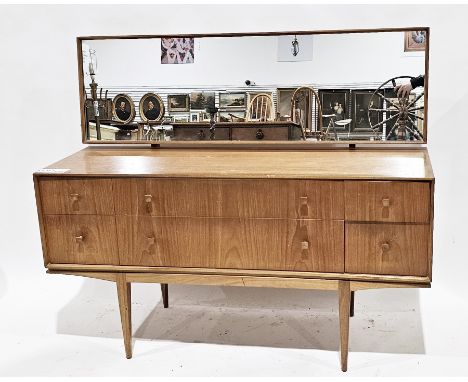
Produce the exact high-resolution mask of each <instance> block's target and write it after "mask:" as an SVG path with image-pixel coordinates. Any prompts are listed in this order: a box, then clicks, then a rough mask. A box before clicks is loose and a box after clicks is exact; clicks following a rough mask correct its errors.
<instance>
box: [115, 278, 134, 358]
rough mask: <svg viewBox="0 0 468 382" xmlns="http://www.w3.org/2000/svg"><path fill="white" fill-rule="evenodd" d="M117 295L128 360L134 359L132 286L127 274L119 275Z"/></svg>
mask: <svg viewBox="0 0 468 382" xmlns="http://www.w3.org/2000/svg"><path fill="white" fill-rule="evenodd" d="M116 283H117V295H118V297H119V308H120V320H121V321H122V332H123V337H124V344H125V354H126V356H127V358H132V295H131V284H130V283H129V282H127V280H126V276H125V273H118V274H117V280H116Z"/></svg>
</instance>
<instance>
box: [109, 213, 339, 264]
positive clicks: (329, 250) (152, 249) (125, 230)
mask: <svg viewBox="0 0 468 382" xmlns="http://www.w3.org/2000/svg"><path fill="white" fill-rule="evenodd" d="M117 227H118V228H117V229H118V238H119V248H120V263H121V264H122V265H147V266H173V267H200V268H234V269H265V270H291V271H292V270H295V271H319V272H343V270H344V223H343V222H342V221H320V220H288V219H229V218H168V217H132V216H119V217H117Z"/></svg>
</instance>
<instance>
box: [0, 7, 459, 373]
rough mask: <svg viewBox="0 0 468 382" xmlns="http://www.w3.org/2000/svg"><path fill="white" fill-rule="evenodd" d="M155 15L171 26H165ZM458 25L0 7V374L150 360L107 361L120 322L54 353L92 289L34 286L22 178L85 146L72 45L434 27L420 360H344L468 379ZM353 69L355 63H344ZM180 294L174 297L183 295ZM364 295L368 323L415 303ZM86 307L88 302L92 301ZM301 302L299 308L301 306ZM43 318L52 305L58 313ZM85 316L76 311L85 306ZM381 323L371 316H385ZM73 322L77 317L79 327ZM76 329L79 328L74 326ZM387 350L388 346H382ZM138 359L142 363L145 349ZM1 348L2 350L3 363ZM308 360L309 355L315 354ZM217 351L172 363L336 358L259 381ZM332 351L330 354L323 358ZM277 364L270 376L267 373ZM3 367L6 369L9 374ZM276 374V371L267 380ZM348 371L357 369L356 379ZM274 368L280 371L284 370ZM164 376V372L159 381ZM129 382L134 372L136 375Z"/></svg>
mask: <svg viewBox="0 0 468 382" xmlns="http://www.w3.org/2000/svg"><path fill="white" fill-rule="evenodd" d="M158 15H160V16H161V17H160V16H158ZM162 15H176V16H175V17H162ZM467 17H468V8H467V7H465V6H421V5H419V6H396V5H395V6H370V5H363V6H351V5H350V6H348V5H334V6H305V5H304V6H279V5H278V6H274V5H269V6H214V5H210V6H180V5H177V6H118V5H114V6H17V7H15V6H2V7H1V8H0V48H1V55H0V75H1V82H0V83H1V85H2V86H1V91H0V111H1V116H2V117H1V131H2V140H1V142H2V143H1V150H0V159H1V163H2V165H3V169H2V181H1V187H0V211H1V215H0V232H1V240H0V256H1V262H0V307H1V306H2V305H3V307H5V309H3V308H2V309H1V310H2V314H1V316H0V322H1V324H0V337H1V338H0V343H4V344H5V343H6V344H9V345H10V346H8V348H9V354H8V357H9V358H8V357H7V358H5V357H2V359H1V360H0V374H2V375H3V374H7V375H12V374H28V373H35V372H37V373H42V374H43V375H51V374H54V373H56V374H60V373H59V371H57V369H54V367H58V366H57V365H58V364H56V363H55V364H54V365H55V366H53V365H52V364H51V363H50V362H55V361H54V360H55V359H58V358H60V355H61V353H62V352H64V351H65V352H68V353H67V354H69V355H71V357H70V359H71V360H75V359H76V357H75V358H74V357H72V355H73V354H74V353H73V351H72V350H70V349H67V350H63V349H65V344H70V343H71V344H72V345H73V346H71V348H73V349H81V353H80V354H82V355H83V358H82V360H83V359H84V360H86V361H84V362H85V363H86V362H89V364H88V363H86V365H87V368H84V369H83V367H84V366H83V364H82V365H81V366H80V367H78V366H77V365H76V363H74V362H73V361H70V362H69V363H68V364H67V367H68V369H67V370H68V371H67V372H69V373H71V374H74V375H76V374H81V375H83V374H86V373H88V374H93V373H97V374H99V373H101V374H105V373H106V371H105V370H107V372H109V373H110V371H109V370H111V369H109V368H107V369H105V370H104V368H101V369H99V367H98V366H96V365H94V364H93V365H94V366H90V365H91V364H92V362H93V361H96V362H97V361H99V360H100V358H99V357H101V356H102V354H103V353H105V349H111V351H110V352H111V353H112V352H114V353H115V354H114V353H112V357H114V358H112V357H110V359H111V360H107V361H108V362H116V363H115V364H113V368H112V370H113V372H119V373H121V374H123V375H125V373H131V371H130V370H131V369H129V368H130V367H131V366H130V365H138V362H140V361H141V359H143V360H145V358H144V357H143V358H140V361H138V358H137V359H134V360H132V361H131V362H133V363H132V364H129V363H122V364H120V363H117V361H115V360H116V359H119V360H120V358H123V356H122V352H121V351H122V349H121V346H122V344H121V343H120V340H118V336H119V335H118V316H116V317H117V318H116V320H117V321H115V322H114V321H112V322H113V325H117V326H116V327H117V329H116V330H117V334H116V335H115V337H116V338H117V339H116V340H115V341H113V342H112V343H110V344H109V343H107V342H106V343H105V344H104V345H103V344H102V343H99V344H98V342H97V339H94V338H93V336H95V335H94V334H93V333H91V334H90V337H85V338H82V339H81V340H74V339H73V337H72V336H65V337H66V339H65V340H64V342H63V343H62V342H60V341H59V338H61V336H58V335H56V334H55V333H56V330H57V326H58V324H56V322H55V320H58V318H54V314H55V313H54V314H50V313H53V312H55V311H54V310H53V309H57V310H59V309H60V308H61V307H62V306H64V305H67V304H68V303H69V302H70V298H71V296H72V295H74V294H76V293H78V292H79V291H80V290H81V289H80V288H83V286H88V287H89V286H90V285H94V284H85V283H86V281H83V280H82V279H79V278H76V279H73V280H70V278H61V277H60V276H47V277H46V276H45V275H44V274H43V268H42V257H41V248H40V241H39V230H38V224H37V216H36V209H35V202H34V192H33V183H32V175H31V174H32V172H33V171H34V170H35V169H38V168H40V167H42V166H45V165H48V164H50V163H52V162H54V161H56V160H58V159H60V158H62V157H63V156H65V155H67V154H70V153H72V152H74V151H76V150H79V149H81V148H82V147H83V146H82V144H81V143H80V141H81V133H80V118H79V99H78V79H77V64H76V62H77V57H76V44H75V37H76V36H79V35H108V34H116V35H119V34H177V33H205V32H206V33H209V32H244V31H282V30H308V29H339V28H373V27H375V28H380V27H407V26H414V25H416V26H430V27H431V38H430V43H431V49H430V80H429V105H428V107H429V130H428V131H429V134H428V139H429V145H428V147H429V151H430V155H431V159H432V163H433V167H434V172H435V175H436V178H437V181H436V196H435V214H436V215H435V232H434V233H435V236H434V239H435V240H434V273H433V279H434V281H433V288H432V289H430V290H422V291H420V292H416V293H418V294H417V295H416V296H418V297H417V301H418V304H419V305H420V307H419V308H417V309H420V312H421V319H420V322H422V323H423V324H421V325H420V326H421V332H422V334H421V335H422V336H423V343H424V346H423V349H424V351H420V352H417V353H418V355H416V356H415V355H413V356H412V357H411V356H410V357H403V356H401V357H400V358H395V357H393V358H392V357H390V356H389V355H388V354H386V355H383V356H379V355H376V354H373V355H369V354H366V355H365V356H362V357H361V356H360V355H359V354H357V353H351V356H350V366H349V369H350V370H351V371H352V370H353V365H354V366H355V369H354V370H355V373H356V374H355V375H363V374H365V375H376V374H380V375H400V374H405V373H406V374H412V375H437V374H444V373H453V374H460V373H467V371H466V370H463V366H464V365H466V361H467V358H468V350H467V347H466V346H465V345H464V342H466V341H467V339H468V334H467V332H466V322H467V321H468V313H467V308H466V306H468V304H467V303H468V297H467V296H468V293H467V292H466V282H465V277H466V269H467V267H468V256H467V251H466V243H465V242H464V238H466V236H467V230H468V225H467V221H466V218H467V216H468V207H467V201H466V193H467V187H468V181H467V180H468V179H467V178H468V171H467V163H468V150H467V149H466V145H467V143H468V127H467V123H466V120H467V112H466V104H467V96H468V86H467V85H468V79H467V76H466V68H467V67H468V50H467V49H466V43H465V41H464V37H463V36H465V35H466V19H467ZM349 59H350V60H352V59H353V57H349ZM382 59H385V57H382ZM99 286H101V284H99ZM103 288H108V287H103ZM97 290H98V288H96V290H94V289H93V293H98V292H96V291H97ZM103 290H108V289H103ZM187 290H188V289H179V291H181V292H180V293H183V291H187ZM192 290H193V289H192ZM152 291H155V292H154V293H155V296H157V294H156V291H157V290H156V289H152ZM203 291H205V292H206V293H208V297H206V296H205V297H206V298H209V293H213V294H216V293H219V291H220V289H217V288H213V289H203ZM210 291H212V292H210ZM205 292H204V293H205ZM109 293H110V295H111V296H110V297H109V299H111V297H112V299H114V298H115V296H114V295H113V294H112V293H114V292H112V293H111V292H109ZM262 293H263V292H262ZM264 293H267V292H264ZM278 293H279V292H277V291H274V290H271V292H270V295H262V296H263V297H262V298H261V301H257V302H256V304H262V303H264V301H267V300H268V298H270V299H272V298H273V297H275V296H276V295H278ZM368 293H369V294H368V296H373V297H374V298H373V299H372V298H369V299H368V300H366V299H365V297H364V293H363V297H362V298H363V299H364V300H361V301H362V302H359V299H358V302H357V303H358V306H357V308H358V309H359V307H360V306H361V307H364V305H365V304H368V305H367V309H370V308H369V307H371V308H372V307H373V306H374V305H372V304H375V303H376V297H377V300H378V301H379V302H378V303H380V304H382V309H383V310H385V309H386V308H384V306H385V304H390V305H392V304H393V305H392V306H393V307H395V306H397V302H398V301H399V299H401V301H403V299H404V298H405V296H406V297H408V296H413V295H412V294H411V295H410V294H408V293H414V292H413V291H411V292H404V291H401V292H400V294H398V293H394V292H391V291H382V292H368ZM405 293H407V294H405ZM90 296H91V297H90V298H91V299H92V298H93V296H94V295H93V294H91V295H90ZM292 296H297V295H290V298H292ZM101 297H102V296H101ZM153 298H154V297H153ZM286 300H287V299H286ZM305 301H308V300H307V299H305V298H304V302H305ZM392 301H393V302H392ZM301 302H302V300H301V301H298V304H299V305H300V304H301ZM307 303H308V304H309V303H310V301H308V302H307ZM48 304H49V305H50V304H52V305H53V307H50V306H49V305H48ZM54 304H55V305H54ZM359 304H362V305H359ZM409 305H410V306H409V308H408V309H410V310H411V309H413V310H414V307H413V308H412V307H411V304H409ZM80 306H82V307H83V309H84V308H85V306H86V305H80ZM312 306H313V304H312ZM374 307H375V306H374ZM77 309H81V308H77ZM114 309H115V307H114ZM278 309H279V308H278ZM376 309H377V311H378V310H379V309H380V306H379V307H376ZM98 310H99V309H98ZM47 312H48V313H47ZM79 313H80V311H79V310H78V312H77V315H79ZM111 313H112V317H114V315H117V311H112V312H111ZM85 316H86V315H83V316H82V317H83V320H85V318H84V317H85ZM136 316H138V314H136ZM39 317H43V321H37V320H39ZM80 317H81V316H80ZM385 317H386V314H382V315H381V317H378V318H375V317H374V318H375V320H376V321H377V320H383V321H384V322H385V320H386V318H385ZM112 319H113V318H112ZM40 322H41V323H40ZM356 322H357V321H356ZM400 323H401V322H400ZM76 325H79V323H76ZM363 325H364V324H363ZM111 326H112V325H111ZM401 326H402V327H400V328H398V330H395V333H398V332H400V333H401V332H402V331H403V333H405V332H404V328H403V325H401ZM384 329H385V328H383V329H382V332H384V331H385V330H384ZM59 332H60V331H59ZM67 333H69V332H67V331H66V330H65V334H67ZM296 335H297V333H296ZM353 335H354V336H355V337H353ZM38 336H39V340H38V341H36V342H34V341H32V340H31V338H36V339H37V338H38ZM41 336H42V337H41ZM358 336H361V333H360V330H359V327H356V331H355V332H354V334H353V332H352V339H351V348H352V350H353V346H355V348H357V347H358V346H357V345H356V344H354V345H353V341H357V339H356V337H358ZM363 337H365V336H363ZM353 338H355V339H354V340H353ZM418 338H419V337H418ZM387 340H388V339H385V338H384V339H383V340H382V341H383V342H385V341H387ZM40 341H42V342H41V343H42V345H41V346H39V345H38V343H39V342H40ZM387 342H388V341H387ZM399 342H400V345H401V346H402V347H403V348H404V346H405V345H404V343H405V338H401V339H400V340H399ZM59 343H60V346H59V345H58V344H59ZM377 343H378V342H372V341H370V342H369V344H370V345H369V347H370V349H369V348H368V349H367V350H366V349H365V347H364V349H362V348H361V349H360V351H367V352H370V351H376V352H378V351H379V350H375V349H372V348H373V347H377V348H378V346H379V345H377ZM93 344H96V345H95V346H94V347H97V348H98V350H100V351H99V352H96V353H95V354H94V353H89V352H91V350H90V349H89V347H90V346H91V347H93ZM46 345H47V346H46ZM139 346H140V348H139V349H140V351H141V349H142V347H144V345H139ZM148 346H149V347H150V348H151V347H153V348H154V347H157V346H159V345H157V342H151V343H150V345H148ZM195 346H198V347H195ZM317 346H318V347H317ZM317 346H315V348H316V349H320V346H319V345H317ZM6 347H7V346H6V345H4V346H3V348H4V349H5V348H6ZM292 347H294V346H292ZM311 347H312V348H314V346H313V345H311ZM84 349H86V350H84ZM103 349H104V350H103ZM222 349H225V348H221V350H220V348H219V347H215V348H214V349H212V348H211V347H208V345H207V346H205V347H204V346H203V345H198V344H193V346H192V347H191V351H187V353H184V352H183V351H182V350H180V351H179V353H177V354H178V357H179V358H180V359H181V361H180V362H181V363H183V362H185V361H186V362H189V361H188V360H189V359H192V358H190V357H193V355H194V354H195V353H196V354H197V355H198V356H199V357H202V356H203V357H205V356H206V354H208V353H210V352H212V353H211V355H212V356H215V357H216V356H219V357H220V358H219V360H220V361H219V362H222V360H223V359H224V358H223V357H224V356H225V355H226V354H228V353H226V352H230V353H229V357H227V359H226V360H225V363H224V365H226V368H225V369H223V368H222V367H220V368H217V369H216V370H214V369H209V367H208V366H207V365H208V364H207V363H206V362H207V361H206V360H207V359H209V358H199V361H197V362H195V364H194V363H192V364H190V363H188V364H190V365H191V366H187V365H188V364H187V363H185V364H184V365H186V367H185V369H180V370H181V371H180V372H178V373H179V374H180V373H183V372H186V373H187V374H188V375H190V374H191V373H192V374H200V375H207V374H210V373H211V374H216V373H217V374H219V375H242V374H247V375H248V374H249V372H250V373H255V372H258V373H260V371H259V370H263V371H264V372H265V373H266V374H268V373H269V372H268V370H270V373H274V374H275V375H297V374H298V373H299V374H301V372H302V371H304V372H305V373H307V374H308V375H313V374H314V373H315V374H316V373H319V374H320V373H321V374H333V373H335V372H338V358H337V357H336V356H335V353H334V352H331V355H330V356H328V355H324V354H328V353H330V352H328V353H327V352H325V353H324V352H320V351H318V352H316V353H313V354H314V356H313V357H312V358H311V357H310V354H311V353H307V354H309V355H307V354H306V355H303V354H302V353H300V354H299V353H297V355H298V357H299V358H294V357H293V356H291V357H293V358H294V360H295V361H294V362H293V361H291V357H289V358H286V359H287V360H289V361H290V362H289V361H285V363H281V360H285V358H284V354H285V352H286V350H284V349H281V350H282V351H283V352H282V353H281V352H280V351H279V350H278V351H277V352H274V351H273V350H271V351H266V350H263V352H262V351H257V353H254V354H253V355H254V357H255V360H256V361H255V362H256V365H257V366H259V368H260V369H259V370H257V368H255V367H254V366H252V367H251V368H249V367H248V366H247V365H248V362H247V361H246V360H245V358H243V357H244V356H245V354H247V353H248V352H253V351H254V350H252V349H251V350H248V349H242V348H239V347H237V348H236V347H234V350H232V351H231V350H229V351H228V350H222ZM226 349H227V348H226ZM163 350H164V349H162V353H164V351H163ZM332 350H336V349H333V347H332ZM148 351H149V358H146V361H147V363H146V366H147V367H146V369H145V367H144V365H142V364H139V365H140V367H141V369H140V374H141V373H143V371H144V370H147V371H148V374H149V375H153V374H157V373H158V371H157V370H154V368H152V366H153V365H154V363H153V361H155V359H156V358H157V357H162V356H163V355H164V354H163V355H161V353H157V354H155V353H152V354H151V351H150V350H148ZM34 352H36V353H34ZM204 352H205V353H204ZM384 352H385V351H384ZM403 352H405V351H403ZM91 354H93V355H91ZM249 354H250V353H249ZM287 354H289V355H291V354H292V353H287ZM294 354H296V353H294ZM424 354H425V355H424ZM46 355H47V358H45V356H46ZM57 357H58V358H57ZM184 357H186V358H184ZM323 357H325V358H323ZM327 357H330V359H328V358H327ZM360 357H361V358H360ZM389 357H390V358H389ZM34 359H37V360H41V362H40V365H39V364H34V367H33V366H29V367H28V368H24V365H25V363H24V362H25V361H28V362H29V361H31V360H34ZM158 359H160V358H158ZM275 360H277V361H278V362H279V363H275V362H276V361H275ZM5 361H9V363H7V364H6V363H4V362H5ZM2 362H3V363H2ZM119 362H120V361H119ZM246 362H247V363H246ZM272 364H273V365H274V367H271V365H272ZM357 364H358V365H359V366H360V367H356V365H357ZM31 365H32V364H31ZM163 365H164V364H163ZM167 365H171V368H172V370H173V373H172V374H171V372H170V371H167V370H165V369H164V368H163V369H164V372H165V371H167V373H168V374H170V375H176V373H175V372H174V369H177V370H179V369H178V368H177V367H178V366H177V365H172V364H171V361H170V360H167ZM229 365H231V368H229ZM307 365H312V366H307ZM317 365H318V366H317ZM280 366H281V367H283V369H280ZM161 367H162V366H161ZM313 367H315V369H314V368H313ZM163 369H160V372H161V373H162V372H163V371H162V370H163ZM53 370H55V372H54V371H53ZM182 370H183V371H182ZM255 370H256V371H255ZM135 372H136V371H135V370H133V373H135ZM63 373H65V371H63Z"/></svg>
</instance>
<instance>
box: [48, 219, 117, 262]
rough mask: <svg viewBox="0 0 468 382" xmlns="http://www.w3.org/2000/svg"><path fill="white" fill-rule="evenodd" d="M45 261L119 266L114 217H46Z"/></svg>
mask: <svg viewBox="0 0 468 382" xmlns="http://www.w3.org/2000/svg"><path fill="white" fill-rule="evenodd" d="M44 221H45V224H44V229H45V237H46V242H47V250H48V258H49V261H50V262H51V263H59V264H68V263H75V264H110V265H119V257H118V249H117V237H116V226H115V217H114V216H92V215H82V216H69V215H48V216H45V220H44Z"/></svg>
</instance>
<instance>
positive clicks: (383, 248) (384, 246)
mask: <svg viewBox="0 0 468 382" xmlns="http://www.w3.org/2000/svg"><path fill="white" fill-rule="evenodd" d="M380 248H382V251H383V252H387V251H388V250H389V249H390V244H389V243H382V245H381V246H380Z"/></svg>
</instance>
